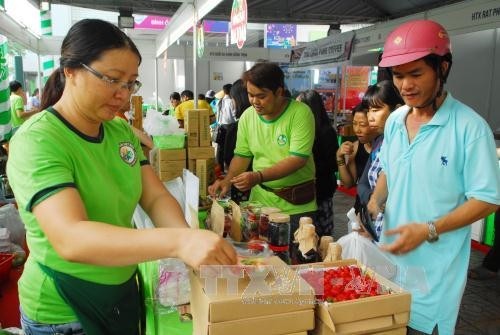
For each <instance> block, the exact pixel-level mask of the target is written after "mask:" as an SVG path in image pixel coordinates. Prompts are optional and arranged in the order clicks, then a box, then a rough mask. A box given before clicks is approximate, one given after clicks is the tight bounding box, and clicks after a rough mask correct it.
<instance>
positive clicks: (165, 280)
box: [156, 258, 191, 307]
mask: <svg viewBox="0 0 500 335" xmlns="http://www.w3.org/2000/svg"><path fill="white" fill-rule="evenodd" d="M190 293H191V286H190V284H189V270H188V268H187V267H186V265H185V264H184V263H183V262H182V261H181V260H179V259H175V258H166V259H162V260H161V261H160V262H159V268H158V286H157V289H156V295H157V299H158V301H159V302H160V304H161V305H163V306H165V307H173V306H179V305H183V304H187V303H189V298H190V297H189V296H190Z"/></svg>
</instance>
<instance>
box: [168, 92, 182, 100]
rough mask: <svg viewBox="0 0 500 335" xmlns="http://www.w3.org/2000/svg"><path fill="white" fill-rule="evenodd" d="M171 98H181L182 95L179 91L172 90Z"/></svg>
mask: <svg viewBox="0 0 500 335" xmlns="http://www.w3.org/2000/svg"><path fill="white" fill-rule="evenodd" d="M170 99H174V100H181V95H180V94H179V92H172V93H171V94H170Z"/></svg>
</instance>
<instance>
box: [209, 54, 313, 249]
mask: <svg viewBox="0 0 500 335" xmlns="http://www.w3.org/2000/svg"><path fill="white" fill-rule="evenodd" d="M241 79H242V80H243V83H244V84H245V86H246V89H247V91H248V98H249V101H250V103H251V104H252V106H251V107H249V108H248V109H247V110H246V111H245V112H244V113H243V114H242V115H241V118H240V121H239V123H238V134H237V139H236V148H235V150H234V157H233V159H232V160H231V165H230V166H229V169H228V172H227V174H226V176H225V177H224V179H218V180H216V181H215V183H213V184H212V185H210V187H209V189H208V191H209V193H210V195H211V196H213V197H217V196H219V197H221V196H224V195H225V194H226V193H228V192H229V190H230V189H231V185H234V186H235V187H236V188H238V189H239V190H241V191H247V190H250V189H251V192H250V201H258V202H260V203H262V204H263V205H264V206H266V207H278V208H280V209H281V211H282V212H283V213H286V214H289V215H290V224H291V235H290V236H291V237H292V236H293V233H294V232H295V230H296V229H297V228H298V222H299V219H300V217H301V216H309V217H312V218H314V217H315V214H316V210H317V205H316V192H315V187H314V175H315V169H314V158H313V154H312V148H313V144H314V116H313V114H312V112H311V109H310V108H309V106H307V105H306V104H304V103H301V102H299V101H295V100H290V99H287V98H285V97H284V96H283V90H284V86H285V84H284V74H283V71H282V70H281V68H280V67H279V66H278V65H277V64H275V63H257V64H255V65H254V66H253V67H252V68H251V69H250V70H248V71H246V72H244V73H243V76H242V78H241ZM250 163H252V171H247V169H248V168H249V167H250ZM283 188H287V189H288V190H290V192H287V194H284V193H281V192H279V190H282V189H283ZM292 193H293V194H294V196H292V195H291V194H292ZM290 242H291V240H290Z"/></svg>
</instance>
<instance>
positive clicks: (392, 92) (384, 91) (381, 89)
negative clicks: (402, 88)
mask: <svg viewBox="0 0 500 335" xmlns="http://www.w3.org/2000/svg"><path fill="white" fill-rule="evenodd" d="M363 100H364V101H365V103H366V104H367V105H368V106H369V107H379V108H381V107H383V106H384V105H387V106H389V109H390V111H391V112H392V111H393V110H395V109H396V108H397V107H398V105H404V101H403V99H402V98H401V95H399V92H398V90H397V88H396V87H395V86H394V84H393V83H392V81H390V80H383V81H381V82H379V83H376V84H375V85H370V86H368V89H367V90H366V92H365V95H364V96H363Z"/></svg>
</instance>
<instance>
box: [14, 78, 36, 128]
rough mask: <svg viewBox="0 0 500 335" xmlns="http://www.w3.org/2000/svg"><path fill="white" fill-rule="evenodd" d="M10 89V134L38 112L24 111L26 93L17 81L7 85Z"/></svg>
mask: <svg viewBox="0 0 500 335" xmlns="http://www.w3.org/2000/svg"><path fill="white" fill-rule="evenodd" d="M9 89H10V113H11V114H10V115H11V120H12V132H13V133H15V132H16V131H17V129H18V128H19V127H20V126H21V125H22V124H23V122H24V121H25V120H27V119H28V118H29V117H31V116H32V115H34V114H36V113H37V112H38V110H33V111H25V110H24V106H25V105H26V104H27V101H26V92H25V91H24V89H23V85H22V84H21V83H20V82H18V81H17V80H13V81H11V82H10V83H9Z"/></svg>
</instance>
